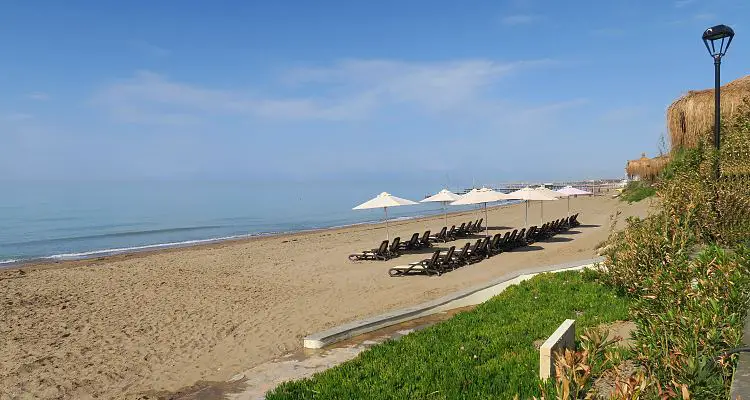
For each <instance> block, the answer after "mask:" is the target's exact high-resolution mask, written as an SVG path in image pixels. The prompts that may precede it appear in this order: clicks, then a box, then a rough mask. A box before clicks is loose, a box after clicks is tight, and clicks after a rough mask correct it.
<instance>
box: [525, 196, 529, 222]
mask: <svg viewBox="0 0 750 400" xmlns="http://www.w3.org/2000/svg"><path fill="white" fill-rule="evenodd" d="M525 203H526V228H528V227H529V201H528V200H526V201H525Z"/></svg>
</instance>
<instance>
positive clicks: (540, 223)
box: [539, 200, 544, 226]
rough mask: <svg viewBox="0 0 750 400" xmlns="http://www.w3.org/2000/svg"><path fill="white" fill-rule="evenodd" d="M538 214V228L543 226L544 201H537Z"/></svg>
mask: <svg viewBox="0 0 750 400" xmlns="http://www.w3.org/2000/svg"><path fill="white" fill-rule="evenodd" d="M539 207H541V208H540V210H541V211H540V214H539V226H542V225H544V200H539Z"/></svg>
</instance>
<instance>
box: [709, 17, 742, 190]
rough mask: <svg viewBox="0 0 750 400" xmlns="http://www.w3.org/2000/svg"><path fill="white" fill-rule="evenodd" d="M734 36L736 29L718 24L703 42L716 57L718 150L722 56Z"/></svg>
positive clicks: (717, 172)
mask: <svg viewBox="0 0 750 400" xmlns="http://www.w3.org/2000/svg"><path fill="white" fill-rule="evenodd" d="M732 38H734V31H733V30H732V28H730V27H728V26H726V25H716V26H714V27H711V28H708V29H706V31H705V32H703V43H704V44H705V45H706V49H707V50H708V54H710V55H711V57H713V59H714V78H715V90H714V102H715V103H714V104H715V106H714V108H715V109H714V112H715V115H714V145H715V146H716V151H717V152H718V151H719V144H720V141H721V137H720V134H721V58H722V57H724V54H726V53H727V50H728V49H729V45H730V44H731V43H732ZM717 157H718V154H717ZM716 178H717V179H718V178H719V163H718V162H717V164H716Z"/></svg>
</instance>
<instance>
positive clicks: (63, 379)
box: [0, 197, 647, 399]
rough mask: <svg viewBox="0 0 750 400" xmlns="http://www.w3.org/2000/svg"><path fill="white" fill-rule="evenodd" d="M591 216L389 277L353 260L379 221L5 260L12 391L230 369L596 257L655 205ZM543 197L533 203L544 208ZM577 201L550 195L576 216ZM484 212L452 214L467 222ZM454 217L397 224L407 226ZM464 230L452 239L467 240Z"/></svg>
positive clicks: (1, 281) (505, 218) (176, 378)
mask: <svg viewBox="0 0 750 400" xmlns="http://www.w3.org/2000/svg"><path fill="white" fill-rule="evenodd" d="M572 204H573V207H574V208H575V209H576V211H578V210H581V211H582V212H581V216H580V217H579V220H580V221H581V222H582V223H583V224H584V225H583V226H581V227H579V228H577V229H575V230H574V231H572V232H570V233H568V234H563V235H559V236H557V237H555V238H553V240H551V241H549V242H543V243H538V244H537V245H535V246H534V247H532V248H530V249H526V250H523V251H514V252H511V253H505V254H501V255H499V256H497V257H494V258H492V259H489V260H486V261H484V262H481V263H478V264H475V265H472V266H469V267H466V268H463V269H460V270H457V271H454V272H452V273H449V274H446V275H443V276H441V277H421V276H416V277H407V278H390V277H388V274H387V269H388V267H390V266H393V265H397V264H404V263H408V262H411V261H416V260H419V259H422V258H425V257H426V256H427V255H426V253H425V254H411V255H404V256H402V257H400V258H398V259H395V260H391V261H389V262H382V261H381V262H361V263H352V262H349V261H348V260H347V255H348V254H349V253H352V252H355V251H357V250H361V249H369V248H372V247H375V246H376V245H377V244H378V243H379V242H380V241H381V240H382V239H383V238H384V236H385V232H384V229H383V227H382V226H380V225H369V226H357V227H350V228H342V229H335V230H327V231H318V232H310V233H302V234H294V235H285V236H277V237H265V238H258V239H251V240H244V241H237V242H230V243H223V244H218V245H209V246H201V247H194V248H187V249H175V250H167V251H160V252H155V253H148V254H140V255H130V256H118V257H110V258H105V259H99V260H89V261H82V262H71V263H64V264H59V265H54V266H39V267H24V268H23V272H20V271H19V270H18V269H13V270H4V271H2V272H0V301H2V307H1V308H0V333H2V341H1V342H0V398H2V399H5V398H17V397H20V398H25V397H28V398H46V399H53V398H76V399H79V398H138V394H141V393H144V392H146V391H149V390H176V389H178V388H180V387H183V386H187V385H190V384H192V383H194V382H196V381H198V380H224V379H227V378H229V377H231V376H232V375H233V374H234V373H236V372H239V371H242V370H245V369H248V368H250V367H252V366H253V365H256V364H258V363H260V362H262V361H264V360H267V359H270V358H273V357H275V356H279V355H281V354H283V353H285V352H287V351H289V350H293V349H295V348H299V347H300V346H301V338H302V337H303V336H305V335H306V334H309V333H312V332H316V331H320V330H322V329H326V328H329V327H331V326H334V325H338V324H341V323H343V322H347V321H351V320H354V319H357V318H361V317H364V316H370V315H374V314H378V313H382V312H384V311H387V310H390V309H395V308H402V307H405V306H408V305H413V304H417V303H420V302H423V301H426V300H429V299H434V298H437V297H440V296H442V295H445V294H447V293H450V292H452V291H456V290H459V289H461V288H466V287H470V286H474V285H477V284H479V283H482V282H484V281H487V280H490V279H492V278H493V277H495V276H497V275H500V274H502V273H504V272H507V271H509V270H513V269H520V268H523V267H528V266H531V265H548V264H556V263H562V262H567V261H575V260H580V259H586V258H591V257H593V256H595V250H594V248H595V247H596V245H597V244H599V243H600V242H601V241H602V240H604V239H605V238H606V236H607V234H608V230H609V225H610V216H611V215H612V214H613V213H614V212H615V211H616V210H618V209H619V210H621V211H622V212H623V215H624V216H626V215H645V213H646V211H647V210H646V208H647V206H646V204H636V205H626V204H623V203H620V202H619V201H617V200H614V199H611V198H607V197H596V198H579V199H574V200H572ZM538 207H539V206H538V205H537V204H534V205H533V206H532V207H531V209H530V213H529V215H530V219H531V220H532V222H534V223H537V222H538V221H539V208H538ZM565 208H566V201H565V200H563V201H558V202H554V204H547V205H545V207H544V211H545V214H546V215H548V216H550V219H551V217H552V216H555V217H560V216H564V214H565ZM477 215H478V214H476V213H474V214H471V213H464V214H461V215H452V216H451V217H450V218H449V222H450V223H451V224H452V223H456V224H459V223H460V222H464V221H468V220H470V219H472V218H476V217H477ZM522 224H523V207H522V206H519V205H516V206H511V207H504V208H497V209H493V210H491V212H490V227H491V231H490V232H491V233H496V232H504V231H505V230H507V227H517V226H520V225H522ZM442 226H443V220H442V217H432V218H425V219H419V220H411V221H402V222H397V223H392V224H391V237H393V236H396V235H398V236H400V237H401V238H402V239H406V238H408V237H409V236H410V234H411V233H413V232H415V231H424V230H425V228H429V229H432V230H433V232H435V231H437V230H439V228H440V227H442ZM463 243H464V242H463V241H456V242H452V243H450V244H448V245H442V247H446V248H447V246H450V245H456V246H457V247H458V246H460V245H462V244H463Z"/></svg>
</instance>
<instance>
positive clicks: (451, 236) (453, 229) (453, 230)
mask: <svg viewBox="0 0 750 400" xmlns="http://www.w3.org/2000/svg"><path fill="white" fill-rule="evenodd" d="M445 239H446V240H448V241H451V240H456V225H453V226H451V228H450V229H448V233H446V234H445Z"/></svg>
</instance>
